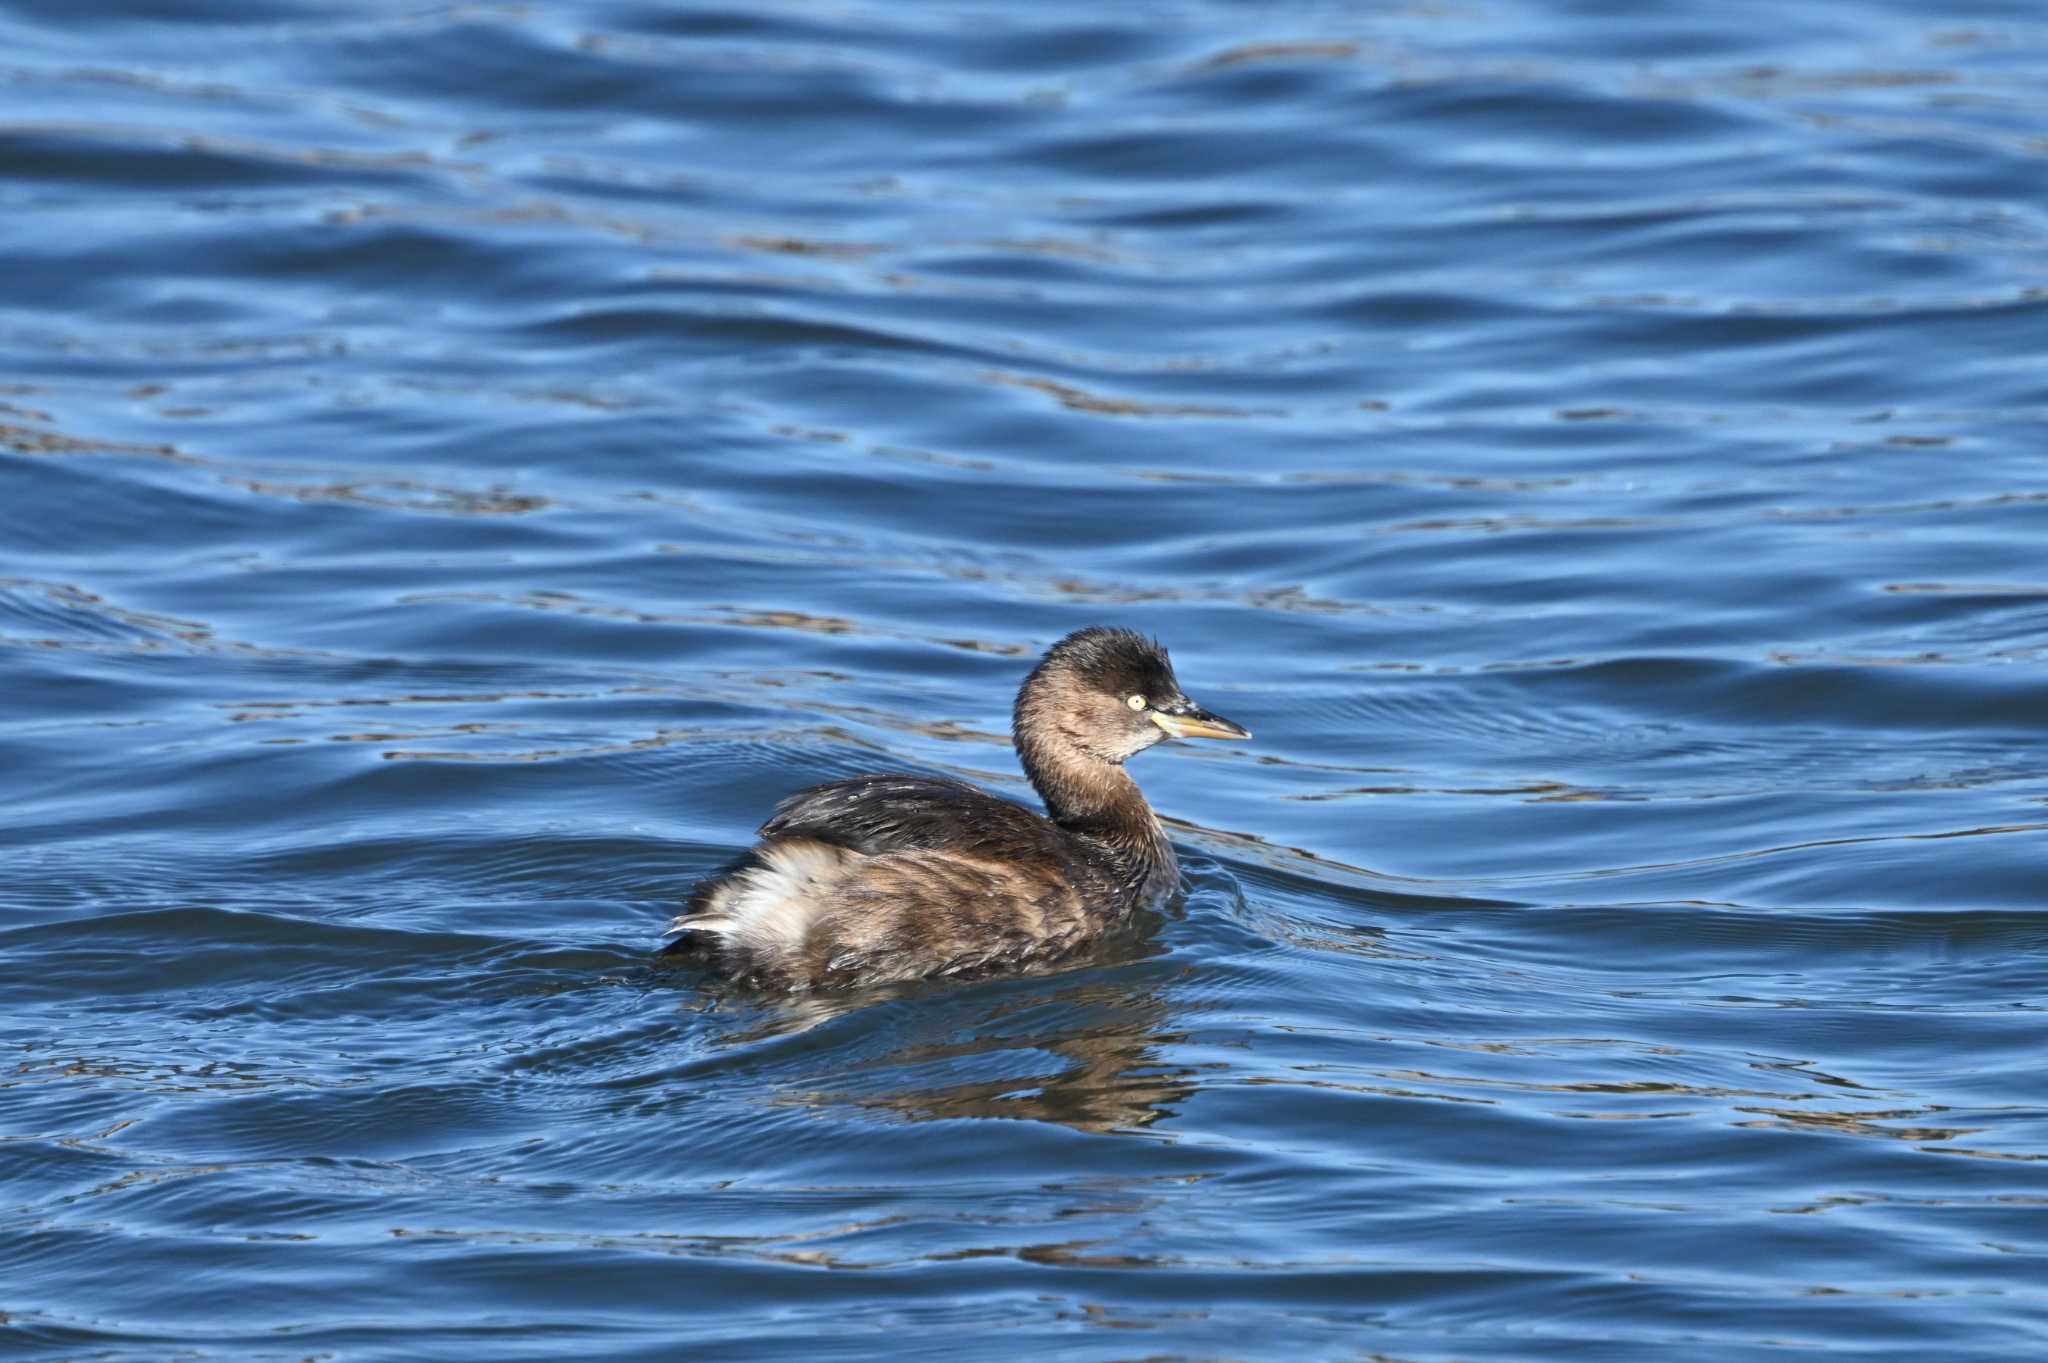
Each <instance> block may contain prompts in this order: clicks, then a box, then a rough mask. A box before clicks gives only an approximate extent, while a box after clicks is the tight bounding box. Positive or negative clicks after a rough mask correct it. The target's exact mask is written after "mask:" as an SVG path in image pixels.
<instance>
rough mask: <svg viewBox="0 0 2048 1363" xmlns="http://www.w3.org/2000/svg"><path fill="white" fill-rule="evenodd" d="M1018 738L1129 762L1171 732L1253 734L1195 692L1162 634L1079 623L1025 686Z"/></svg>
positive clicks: (1034, 746) (1025, 744)
mask: <svg viewBox="0 0 2048 1363" xmlns="http://www.w3.org/2000/svg"><path fill="white" fill-rule="evenodd" d="M1016 730H1017V742H1018V746H1019V747H1020V748H1022V749H1024V750H1025V752H1026V756H1027V766H1028V765H1029V758H1030V757H1031V755H1032V754H1033V752H1034V750H1042V749H1044V748H1048V747H1050V748H1057V749H1061V750H1064V751H1065V752H1068V753H1074V754H1078V755H1082V756H1086V757H1091V758H1094V759H1096V760H1098V761H1102V762H1108V763H1111V764H1119V765H1120V764H1121V763H1123V762H1125V761H1126V760H1128V759H1129V758H1132V757H1135V756H1136V755H1137V754H1139V753H1141V752H1143V751H1145V749H1147V748H1149V747H1151V746H1152V745H1153V744H1155V743H1162V742H1164V741H1165V740H1167V739H1168V738H1250V737H1251V731H1250V730H1248V729H1245V728H1243V727H1241V726H1239V725H1236V724H1233V723H1231V722H1230V721H1229V720H1227V719H1224V718H1223V717H1222V716H1220V715H1212V714H1210V713H1209V712H1208V711H1207V710H1204V709H1203V708H1202V707H1201V706H1199V705H1197V704H1195V703H1194V702H1193V701H1191V700H1189V699H1188V697H1187V693H1186V692H1184V691H1182V690H1181V689H1180V683H1179V682H1178V681H1176V680H1175V679H1174V675H1173V663H1172V661H1171V660H1170V659H1169V658H1168V657H1167V656H1166V650H1165V649H1164V648H1163V647H1161V646H1160V644H1159V643H1158V641H1156V640H1152V639H1147V638H1145V637H1144V636H1143V635H1140V634H1134V633H1133V632H1131V631H1130V630H1127V629H1109V628H1106V627H1104V626H1100V625H1097V626H1094V627H1092V628H1089V629H1084V630H1077V631H1075V632H1074V633H1072V634H1069V635H1068V636H1067V637H1066V638H1064V639H1062V640H1060V641H1059V642H1058V643H1056V644H1054V645H1053V646H1052V648H1051V649H1049V650H1047V652H1046V655H1045V657H1044V659H1043V660H1041V661H1040V662H1039V664H1038V666H1037V668H1036V669H1034V670H1033V671H1032V673H1031V675H1030V676H1029V677H1027V678H1025V681H1024V686H1023V689H1022V690H1020V691H1019V692H1018V693H1017V712H1016Z"/></svg>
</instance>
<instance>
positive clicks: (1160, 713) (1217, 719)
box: [1145, 697, 1252, 738]
mask: <svg viewBox="0 0 2048 1363" xmlns="http://www.w3.org/2000/svg"><path fill="white" fill-rule="evenodd" d="M1145 713H1146V717H1147V718H1149V719H1150V720H1151V721H1152V722H1153V723H1154V724H1157V725H1158V726H1159V727H1160V728H1162V729H1164V730H1166V732H1167V733H1169V734H1171V735H1172V736H1173V737H1175V738H1250V737H1251V736H1252V731H1251V730H1250V729H1247V728H1245V727H1244V726H1243V725H1242V724H1232V723H1231V722H1230V721H1229V720H1227V719H1225V718H1224V717H1223V716H1221V715H1212V714H1210V713H1209V712H1208V711H1207V710H1204V709H1203V708H1202V707H1201V706H1199V705H1197V704H1195V703H1194V702H1193V701H1191V700H1188V699H1187V698H1186V697H1182V698H1181V699H1179V700H1176V701H1174V702H1172V703H1171V704H1170V705H1167V706H1165V707H1163V708H1158V709H1152V710H1148V711H1146V712H1145Z"/></svg>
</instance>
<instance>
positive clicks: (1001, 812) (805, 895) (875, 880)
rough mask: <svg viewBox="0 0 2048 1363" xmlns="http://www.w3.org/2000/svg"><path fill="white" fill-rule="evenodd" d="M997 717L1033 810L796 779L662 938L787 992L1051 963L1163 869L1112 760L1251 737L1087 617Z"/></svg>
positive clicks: (1127, 908) (740, 976) (1160, 835)
mask: <svg viewBox="0 0 2048 1363" xmlns="http://www.w3.org/2000/svg"><path fill="white" fill-rule="evenodd" d="M1012 728H1013V731H1014V733H1015V735H1016V740H1017V754H1018V757H1019V758H1020V760H1021V761H1022V762H1023V764H1024V774H1025V775H1026V776H1028V777H1030V778H1031V784H1032V785H1033V786H1034V787H1035V788H1036V789H1037V791H1038V793H1039V796H1040V797H1041V798H1042V799H1043V800H1044V801H1045V807H1046V811H1047V815H1049V816H1050V817H1047V816H1046V815H1040V814H1036V813H1034V812H1032V811H1031V810H1028V809H1026V808H1024V807H1023V806H1022V805H1017V804H1012V803H1011V802H1010V801H1008V800H1002V799H998V798H997V797H995V796H993V795H990V794H988V793H987V792H986V791H982V790H979V789H977V788H975V787H974V786H970V785H968V784H966V783H965V782H963V781H954V780H949V779H947V778H944V777H932V776H857V777H853V778H851V779H848V780H844V781H833V782H830V783H828V784H826V785H822V786H813V787H812V788H811V789H809V790H804V791H799V792H798V793H796V794H795V795H792V796H790V797H789V798H788V799H786V800H784V801H783V802H782V803H781V804H780V805H778V806H777V807H776V810H775V813H774V815H773V816H771V817H770V818H769V820H768V822H767V823H765V824H763V825H761V841H760V842H759V843H757V844H756V845H755V846H754V847H753V848H751V849H749V850H748V851H747V852H746V853H745V854H744V855H743V856H741V857H740V858H739V860H737V861H736V862H734V863H733V864H732V865H731V866H728V867H727V868H726V869H725V870H723V871H721V872H720V873H718V874H717V875H715V876H713V877H711V878H710V879H708V880H706V881H704V882H703V883H701V884H699V885H698V886H697V887H696V889H695V890H693V891H692V892H691V894H690V899H689V904H688V907H687V908H686V910H685V911H684V913H683V914H682V916H681V917H679V918H677V919H676V920H675V922H674V923H673V924H672V925H671V927H670V931H671V932H676V933H681V934H682V936H681V937H680V938H679V939H678V940H677V941H676V942H674V943H672V944H671V945H670V946H669V947H668V948H667V950H668V951H669V952H674V953H682V954H686V955H690V956H694V957H697V958H699V959H701V960H703V961H704V962H705V963H707V964H708V965H710V966H712V967H713V968H714V969H716V970H718V971H719V972H720V973H722V974H725V975H727V976H730V977H732V978H733V979H735V980H739V981H741V982H744V983H747V984H751V985H756V986H760V987H763V988H771V989H784V990H792V991H800V990H812V989H831V988H840V987H845V986H852V985H864V984H882V983H887V982H891V981H898V980H910V979H919V978H923V977H927V976H938V975H945V976H964V975H978V974H987V973H991V972H995V971H1000V970H1011V969H1017V968H1021V967H1023V966H1026V965H1032V964H1037V963H1041V962H1045V961H1051V960H1055V959H1057V958H1059V957H1061V956H1065V955H1067V954H1069V953H1071V952H1073V951H1075V950H1077V949H1079V948H1080V947H1082V946H1085V945H1086V944H1087V943H1088V942H1090V941H1092V940H1093V939H1094V938H1096V937H1097V936H1099V935H1101V933H1102V932H1103V931H1104V930H1105V929H1107V928H1109V927H1111V926H1113V925H1115V924H1116V923H1118V922H1120V921H1122V920H1123V919H1125V918H1127V917H1128V916H1129V915H1130V914H1131V913H1132V912H1133V911H1135V910H1136V909H1138V908H1140V907H1143V906H1145V905H1148V904H1151V903H1153V902H1156V901H1157V900H1159V899H1161V898H1163V897H1165V896H1166V895H1167V894H1168V893H1170V892H1171V891H1172V890H1173V889H1174V887H1175V886H1176V884H1178V882H1179V879H1180V868H1179V866H1178V865H1177V864H1176V862H1175V861H1174V856H1173V847H1172V845H1171V844H1169V843H1168V842H1167V840H1166V834H1165V832H1164V830H1162V829H1161V828H1160V826H1159V820H1158V819H1157V818H1156V817H1155V816H1154V815H1153V813H1152V807H1151V806H1150V805H1148V804H1146V803H1145V796H1144V793H1143V792H1142V791H1140V790H1139V789H1138V784H1137V782H1135V781H1133V780H1132V779H1131V778H1130V776H1129V775H1128V774H1127V773H1126V772H1125V771H1124V767H1123V764H1124V762H1125V761H1126V760H1128V759H1129V758H1131V757H1134V756H1136V755H1137V754H1138V753H1141V752H1143V751H1144V750H1145V749H1146V748H1149V747H1151V746H1152V745H1153V744H1155V743H1159V742H1162V741H1163V740H1165V739H1166V738H1168V737H1177V738H1250V737H1251V735H1250V734H1249V733H1248V732H1246V731H1245V730H1244V729H1242V728H1239V727H1238V726H1237V725H1235V724H1232V723H1231V722H1230V721H1229V720H1227V719H1221V718H1219V717H1217V716H1215V715H1212V714H1210V713H1208V712H1207V711H1206V710H1203V709H1202V708H1201V707H1199V706H1197V705H1196V704H1195V703H1194V702H1192V701H1190V700H1189V699H1188V698H1187V696H1186V695H1184V694H1182V692H1181V689H1180V683H1179V682H1178V681H1176V680H1175V679H1174V675H1173V666H1172V663H1171V662H1170V660H1169V659H1168V658H1167V656H1166V650H1165V649H1164V648H1161V647H1160V646H1159V645H1158V644H1157V643H1156V642H1153V641H1150V640H1147V639H1144V638H1142V637H1141V636H1139V635H1136V634H1133V633H1132V632H1130V631H1129V630H1123V629H1105V628H1101V627H1097V628H1092V629H1084V630H1080V631H1078V632H1076V633H1074V634H1070V635H1068V636H1067V637H1066V638H1064V639H1062V640H1060V641H1059V642H1058V643H1057V644H1054V645H1053V646H1052V648H1051V649H1050V650H1048V651H1047V653H1046V655H1045V657H1044V658H1043V659H1042V660H1040V662H1039V664H1038V666H1037V667H1036V668H1035V669H1034V670H1033V671H1032V673H1031V675H1030V676H1029V677H1027V678H1025V680H1024V685H1023V687H1022V688H1021V689H1020V690H1019V691H1018V693H1017V705H1016V710H1015V713H1014V716H1013V720H1012Z"/></svg>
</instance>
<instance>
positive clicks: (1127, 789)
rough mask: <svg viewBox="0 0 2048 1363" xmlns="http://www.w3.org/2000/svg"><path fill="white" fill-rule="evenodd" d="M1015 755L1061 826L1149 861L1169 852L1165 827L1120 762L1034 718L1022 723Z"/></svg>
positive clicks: (1048, 810) (1125, 854)
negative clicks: (1038, 723)
mask: <svg viewBox="0 0 2048 1363" xmlns="http://www.w3.org/2000/svg"><path fill="white" fill-rule="evenodd" d="M1017 755H1018V757H1019V758H1020V759H1021V760H1022V761H1023V764H1024V774H1025V775H1026V776H1028V777H1030V778H1031V784H1032V786H1033V787H1034V788H1036V789H1037V791H1038V794H1039V798H1040V799H1042V800H1044V801H1045V808H1046V812H1047V813H1049V814H1051V815H1052V821H1053V822H1054V823H1056V824H1058V825H1059V826H1060V827H1062V828H1064V829H1066V830H1067V831H1068V832H1070V833H1074V834H1078V835H1080V836H1082V837H1086V838H1088V839H1090V840H1092V841H1095V842H1098V843H1102V844H1106V845H1107V846H1108V847H1109V848H1110V849H1111V850H1113V851H1115V852H1117V853H1118V854H1120V855H1122V856H1127V857H1134V858H1137V859H1139V860H1142V861H1145V862H1148V863H1149V862H1156V861H1160V860H1162V859H1163V858H1164V857H1165V856H1169V855H1171V852H1170V848H1169V845H1168V843H1167V841H1166V832H1165V830H1164V829H1162V828H1161V827H1160V826H1159V820H1158V819H1157V818H1155V817H1154V816H1153V813H1152V806H1151V805H1150V804H1148V803H1146V801H1145V793H1144V792H1143V791H1141V790H1139V789H1138V783H1137V782H1136V781H1133V780H1132V779H1131V778H1130V774H1129V773H1128V772H1126V771H1125V770H1124V769H1123V767H1122V766H1121V765H1119V764H1117V763H1114V762H1108V761H1105V760H1103V759H1102V758H1100V757H1096V756H1094V755H1093V754H1091V753H1087V752H1083V751H1081V750H1080V749H1079V748H1077V747H1075V746H1074V745H1072V744H1069V743H1065V742H1063V741H1061V736H1060V735H1059V734H1058V733H1057V732H1056V731H1048V730H1046V729H1042V728H1040V727H1038V726H1036V725H1031V724H1026V725H1022V726H1020V727H1019V729H1018V732H1017Z"/></svg>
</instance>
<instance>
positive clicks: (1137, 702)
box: [1124, 696, 1145, 710]
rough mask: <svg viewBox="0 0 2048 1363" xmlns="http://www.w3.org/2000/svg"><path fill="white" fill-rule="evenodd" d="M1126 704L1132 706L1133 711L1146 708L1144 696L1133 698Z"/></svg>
mask: <svg viewBox="0 0 2048 1363" xmlns="http://www.w3.org/2000/svg"><path fill="white" fill-rule="evenodd" d="M1124 704H1126V705H1128V706H1130V707H1131V708H1132V709H1133V710H1142V709H1144V708H1145V698H1144V697H1143V696H1132V697H1131V698H1130V699H1129V700H1127V701H1125V702H1124Z"/></svg>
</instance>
